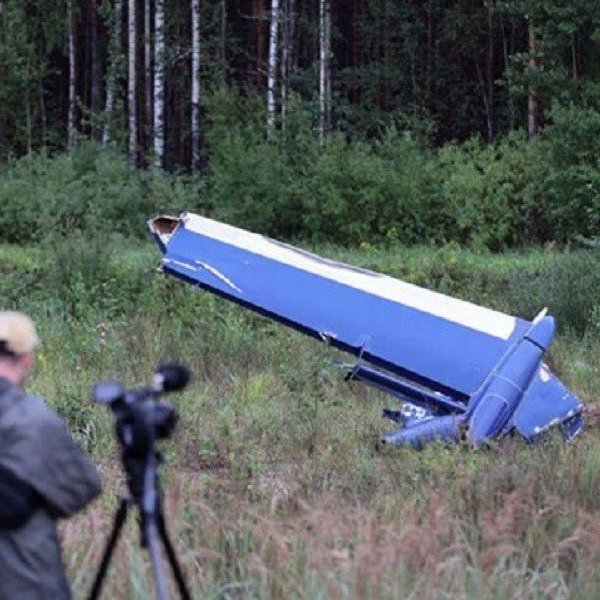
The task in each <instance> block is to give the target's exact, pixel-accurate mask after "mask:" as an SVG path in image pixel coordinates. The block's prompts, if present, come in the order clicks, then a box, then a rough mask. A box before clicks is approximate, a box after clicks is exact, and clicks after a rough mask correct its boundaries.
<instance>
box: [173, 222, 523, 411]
mask: <svg viewBox="0 0 600 600" xmlns="http://www.w3.org/2000/svg"><path fill="white" fill-rule="evenodd" d="M221 225H222V224H220V223H216V222H215V221H211V220H209V219H204V218H203V217H197V216H195V215H193V216H192V215H189V214H188V215H187V216H186V217H185V218H184V219H183V222H182V224H181V225H180V226H179V227H177V229H176V230H175V231H174V232H173V234H172V235H171V236H170V238H169V241H168V244H166V253H165V256H164V259H163V266H164V268H165V270H167V271H169V272H171V273H173V274H175V275H177V276H179V277H181V278H183V279H186V280H188V281H192V282H194V283H197V284H199V285H201V286H203V287H205V288H207V289H210V290H211V291H214V292H216V293H218V294H220V295H221V296H225V297H227V298H229V299H231V300H234V301H236V302H239V303H241V304H244V305H245V306H248V307H250V308H253V309H254V310H257V311H259V312H262V313H264V314H267V315H269V316H271V317H273V318H276V319H278V320H280V321H283V322H285V323H286V324H288V325H291V326H293V327H295V328H297V329H300V330H302V331H304V332H305V333H309V334H311V335H314V336H315V337H320V338H321V339H323V340H324V341H328V342H330V343H331V344H332V345H335V346H337V347H339V348H342V349H344V350H346V351H350V352H352V353H354V354H356V355H360V356H362V357H363V358H364V359H366V360H368V361H370V362H373V363H374V364H377V365H379V366H383V367H384V368H386V369H389V370H391V371H393V372H395V373H397V374H399V375H401V376H403V377H408V378H410V379H412V380H413V381H416V382H418V383H421V384H422V385H427V386H429V387H431V388H432V389H434V390H439V391H442V392H444V393H447V394H451V395H454V396H455V397H460V398H461V399H465V398H466V397H468V396H470V395H472V394H473V393H474V392H476V391H477V390H478V389H479V388H480V386H481V385H482V384H483V383H484V381H485V380H486V378H487V377H488V376H489V374H490V373H491V372H492V371H493V369H494V368H495V366H496V365H497V364H498V363H499V361H500V360H501V358H502V357H503V356H504V355H505V354H506V353H507V351H509V350H510V349H512V347H513V346H514V344H515V343H516V342H518V341H520V340H521V338H522V336H523V335H524V333H525V332H526V331H527V329H528V328H529V326H530V324H529V323H528V322H527V321H523V320H520V319H515V318H514V317H509V316H507V315H503V314H502V313H497V312H495V311H491V310H488V309H482V308H481V307H477V306H476V305H474V304H471V303H468V302H463V301H459V300H454V299H452V298H448V297H447V296H444V295H442V294H436V293H433V292H428V291H427V290H422V289H421V288H418V287H417V286H412V285H410V284H404V283H403V282H400V281H398V280H395V279H393V278H391V277H386V276H381V275H378V274H375V273H371V272H367V271H364V270H360V269H355V268H353V267H348V266H345V265H340V264H339V263H335V262H333V261H328V260H327V259H321V258H320V257H315V256H314V255H310V254H309V253H305V252H303V251H301V250H296V249H293V248H291V247H289V246H286V245H280V244H279V243H277V242H273V241H271V240H269V239H268V238H264V237H263V236H259V235H256V234H251V233H247V232H244V231H242V230H239V229H236V228H233V227H230V226H227V225H223V226H222V227H221ZM232 230H233V232H232V235H231V236H230V237H227V236H228V234H229V232H231V231H232ZM201 231H203V232H201ZM415 290H416V291H415ZM423 292H426V293H425V294H423ZM407 299H408V302H406V301H405V300H407ZM420 300H423V302H424V308H425V309H426V310H422V309H420V308H418V307H415V306H413V305H414V304H417V303H418V301H420ZM438 302H439V305H438V304H437V303H438ZM459 309H462V310H464V314H461V313H460V310H459ZM476 309H477V310H476ZM440 314H444V315H446V317H441V316H440ZM448 315H450V316H451V317H452V318H447V316H448ZM470 317H474V324H475V325H476V326H475V327H472V326H469V325H468V324H467V322H468V320H469V318H470ZM486 318H488V319H489V323H488V324H486V322H485V321H486ZM506 336H508V337H506Z"/></svg>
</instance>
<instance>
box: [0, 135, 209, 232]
mask: <svg viewBox="0 0 600 600" xmlns="http://www.w3.org/2000/svg"><path fill="white" fill-rule="evenodd" d="M198 203H199V198H198V196H197V194H196V189H195V188H194V187H193V186H191V185H184V183H183V181H182V180H181V179H178V178H175V177H171V176H168V175H160V174H156V173H152V172H148V173H143V172H142V173H139V174H136V175H132V174H131V173H130V171H129V170H128V168H127V165H126V163H125V161H124V159H123V157H122V156H120V155H118V154H116V153H114V152H113V151H109V150H101V149H100V148H99V147H98V146H96V145H94V144H84V145H83V146H81V147H80V148H78V149H77V150H76V151H75V152H73V154H71V155H67V154H62V155H56V156H53V157H50V156H47V155H45V154H38V155H34V156H31V157H25V158H22V159H20V160H17V161H13V162H12V163H10V164H9V165H8V166H6V167H5V168H4V170H3V172H2V177H1V178H0V206H1V207H2V210H0V229H1V230H2V241H3V242H12V243H23V242H29V241H32V240H40V239H42V238H44V237H45V236H47V235H48V234H51V233H52V232H58V233H61V234H62V233H65V232H68V231H71V230H75V229H84V228H86V227H87V226H88V224H89V223H91V220H90V215H92V216H93V219H92V220H93V227H94V230H96V231H97V230H102V231H110V232H118V233H123V234H127V235H133V236H136V237H141V236H143V235H145V222H146V220H147V219H148V218H149V217H150V216H152V215H153V214H155V213H156V212H159V211H169V210H170V211H178V210H184V209H186V210H189V209H193V208H194V207H195V206H196V205H198Z"/></svg>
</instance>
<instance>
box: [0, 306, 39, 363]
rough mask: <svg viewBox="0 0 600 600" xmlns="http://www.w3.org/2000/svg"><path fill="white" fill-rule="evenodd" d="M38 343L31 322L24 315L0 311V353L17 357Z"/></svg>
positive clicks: (29, 350)
mask: <svg viewBox="0 0 600 600" xmlns="http://www.w3.org/2000/svg"><path fill="white" fill-rule="evenodd" d="M39 343H40V338H39V337H38V335H37V333H36V331H35V326H34V324H33V321H32V320H31V319H30V318H29V317H28V316H27V315H25V314H23V313H19V312H13V311H0V352H5V353H7V354H14V355H16V356H19V355H20V354H25V353H27V352H31V351H32V350H33V349H34V348H35V347H36V346H37V345H38V344H39Z"/></svg>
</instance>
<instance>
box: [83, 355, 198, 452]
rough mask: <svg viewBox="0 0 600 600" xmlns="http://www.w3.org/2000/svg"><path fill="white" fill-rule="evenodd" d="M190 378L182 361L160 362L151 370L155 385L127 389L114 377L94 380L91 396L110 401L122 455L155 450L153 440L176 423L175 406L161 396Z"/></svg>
mask: <svg viewBox="0 0 600 600" xmlns="http://www.w3.org/2000/svg"><path fill="white" fill-rule="evenodd" d="M189 379H190V372H189V370H188V369H187V368H186V367H184V366H181V365H163V366H161V367H159V368H158V369H157V370H156V371H155V373H154V385H153V386H151V387H140V388H132V389H128V388H126V387H125V386H124V385H123V384H121V383H119V382H116V381H108V382H101V383H96V384H95V385H94V388H93V390H92V400H93V402H96V403H97V404H105V405H109V406H110V408H111V410H112V412H113V414H114V415H115V429H116V433H117V437H118V439H119V442H120V444H121V446H122V448H123V458H124V459H125V460H128V459H142V458H144V457H146V456H147V455H148V453H150V452H153V451H154V442H155V440H161V439H166V438H168V437H170V436H171V434H172V433H173V431H174V429H175V425H176V423H177V412H176V411H175V407H174V406H173V405H172V404H171V403H170V402H167V401H164V400H161V396H162V395H163V394H164V393H165V392H175V391H180V390H182V389H184V388H185V387H186V385H187V384H188V382H189Z"/></svg>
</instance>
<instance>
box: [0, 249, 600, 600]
mask: <svg viewBox="0 0 600 600" xmlns="http://www.w3.org/2000/svg"><path fill="white" fill-rule="evenodd" d="M102 241H103V240H100V241H94V240H90V241H89V243H87V244H81V243H79V242H78V241H77V239H71V240H66V241H65V240H61V239H51V240H48V241H46V242H45V244H44V245H41V246H37V247H35V248H27V249H24V248H18V249H16V248H14V247H10V246H0V273H2V278H1V279H0V294H1V295H2V297H3V304H4V305H5V306H9V307H15V308H21V309H24V310H28V311H29V312H31V313H33V315H34V316H35V317H36V320H37V321H38V323H39V326H40V329H41V335H42V338H43V346H42V348H41V351H40V354H39V359H38V362H37V365H36V369H35V372H34V374H33V376H32V379H31V381H30V384H29V387H30V389H31V390H32V391H33V392H35V393H40V394H42V395H44V396H46V397H47V398H49V400H50V401H51V402H52V404H53V405H54V406H55V407H56V408H57V410H59V411H60V412H61V413H62V414H63V415H64V416H65V417H66V418H67V420H68V422H69V425H70V427H71V428H72V430H73V431H74V433H75V435H76V436H77V438H78V439H79V441H80V442H81V443H82V444H83V445H84V446H85V447H86V448H87V449H88V450H89V451H90V452H92V454H93V456H94V458H95V459H96V460H97V462H98V463H99V465H100V468H101V470H102V473H103V478H104V482H105V493H104V494H103V496H102V498H101V499H100V500H99V501H97V502H96V503H95V504H94V505H93V506H92V507H90V508H89V510H87V511H86V512H85V513H84V514H82V515H79V516H78V517H76V518H75V519H72V520H70V521H67V522H65V523H63V524H62V528H61V531H62V536H63V542H64V547H65V557H66V562H67V567H68V571H69V574H70V576H71V579H72V581H73V585H74V590H75V594H76V596H77V597H84V596H85V594H86V592H87V591H88V590H89V587H90V585H91V581H92V578H93V574H94V570H95V568H96V566H97V564H98V562H99V559H100V553H101V547H102V544H103V542H104V538H105V536H106V535H107V533H108V531H109V528H110V525H111V516H112V512H113V511H114V509H115V508H116V498H117V496H118V494H119V493H121V492H122V491H123V476H122V473H121V470H120V465H119V460H118V449H117V447H116V444H115V443H114V441H113V433H112V427H113V419H112V416H111V414H110V412H109V411H107V410H106V409H104V408H101V407H97V406H94V405H93V404H92V403H91V402H90V401H89V394H90V388H91V384H92V383H93V382H94V381H96V380H98V379H120V380H123V381H124V382H125V383H126V384H127V385H134V384H138V383H143V382H145V381H147V380H148V378H149V376H150V374H151V372H152V370H153V369H154V367H155V366H156V364H157V363H158V362H160V361H161V360H166V359H176V360H182V361H184V362H186V363H187V364H189V365H190V366H191V368H192V370H193V371H194V373H195V375H196V377H195V380H194V382H193V384H192V385H191V387H190V388H189V389H188V390H186V391H185V392H183V393H181V394H178V395H176V396H173V398H172V400H173V401H174V402H175V403H176V405H177V408H178V411H179V414H180V424H179V428H178V432H177V434H176V435H175V437H174V438H173V439H172V440H169V441H168V442H166V443H165V444H164V456H165V465H164V469H163V474H164V475H163V477H164V488H165V495H166V503H165V506H166V513H167V519H168V523H169V526H170V529H171V532H172V535H173V538H174V540H175V543H176V546H177V549H178V552H179V553H180V556H181V559H182V562H183V566H184V569H185V571H186V574H187V577H188V580H189V582H190V583H191V586H192V588H193V590H194V595H195V597H198V598H289V597H292V598H399V597H409V598H438V597H439V598H514V597H519V598H542V597H543V598H545V597H552V598H567V597H569V598H573V597H580V598H589V597H593V596H594V594H595V591H596V589H597V587H598V584H600V570H599V568H598V566H597V565H598V559H599V558H600V513H599V511H598V509H597V506H596V505H597V502H598V497H599V493H600V450H599V448H598V447H597V444H596V442H595V439H596V436H597V428H596V427H595V426H594V425H593V424H592V425H591V426H589V427H588V428H587V429H586V431H585V433H584V435H583V437H582V438H581V439H580V440H579V441H577V442H576V443H575V444H572V445H568V444H565V443H564V442H563V441H562V440H560V439H557V438H556V437H554V436H553V435H549V437H547V438H545V439H544V440H542V441H541V442H540V443H538V444H536V445H533V446H528V445H526V444H525V443H524V442H522V441H521V440H520V439H518V438H515V439H509V440H504V441H502V442H500V443H498V444H497V445H496V446H494V447H492V448H490V449H488V450H486V451H474V450H471V449H469V448H467V447H463V446H456V447H443V446H432V447H428V448H426V449H425V450H424V451H423V452H420V453H416V452H413V451H411V450H384V451H377V450H376V448H375V441H376V439H377V436H378V435H379V434H380V433H381V432H383V431H385V430H386V428H387V425H386V424H385V423H384V422H383V421H382V420H381V419H380V417H379V414H380V410H381V408H382V407H383V406H385V405H386V404H387V403H388V402H389V399H385V398H384V397H383V396H381V395H379V394H377V393H375V392H373V391H369V390H366V389H365V388H363V387H360V386H358V385H356V384H354V385H347V384H344V383H343V382H342V378H341V375H342V373H340V372H338V370H337V369H336V368H335V367H333V366H332V361H333V359H334V358H337V357H338V355H337V353H335V352H334V351H333V350H331V349H329V348H327V347H325V346H321V345H319V344H317V343H316V342H314V341H312V340H309V339H306V338H304V337H302V336H301V335H300V334H297V333H294V332H290V331H288V330H285V329H284V328H283V327H280V326H277V325H274V324H272V323H270V322H268V321H266V320H264V319H261V318H258V317H256V316H254V315H252V314H248V313H246V312H244V311H242V310H241V309H239V308H237V307H235V306H232V305H229V304H227V303H225V302H224V301H221V300H218V299H216V298H214V297H213V296H211V295H208V294H205V293H201V292H198V291H195V290H193V289H191V288H190V287H186V286H183V285H181V284H179V283H177V282H174V281H170V280H167V279H165V278H164V277H163V276H161V275H160V274H159V273H157V272H156V271H155V266H156V262H157V259H158V256H157V253H155V252H154V250H153V249H152V247H151V246H150V245H149V244H148V245H145V244H140V243H136V244H135V245H132V243H131V242H127V241H125V240H122V239H114V240H112V241H111V240H108V241H107V240H104V243H102ZM320 250H321V251H323V252H324V253H326V254H329V255H331V256H333V257H335V258H341V259H343V260H346V261H349V262H352V263H355V264H360V265H361V266H366V267H370V268H376V269H378V270H383V271H386V272H389V273H391V274H393V275H398V276H401V277H403V278H405V279H407V280H409V281H413V282H415V283H418V284H421V285H426V286H429V287H433V288H436V289H439V290H441V291H445V292H448V293H452V294H455V295H459V296H462V297H465V298H468V299H471V300H475V301H478V302H481V303H484V304H487V305H491V306H494V307H495V308H500V309H502V310H509V311H515V310H517V311H518V312H522V313H527V314H525V316H531V314H534V313H535V312H536V311H537V310H538V309H539V308H541V304H542V303H544V301H547V302H549V303H550V306H551V308H552V307H560V310H562V313H561V315H562V324H563V327H562V331H563V335H561V336H560V337H559V339H558V341H557V344H556V345H555V346H554V348H553V350H552V353H551V356H550V360H551V363H552V365H553V367H554V368H555V369H556V370H557V371H558V373H559V375H560V376H561V377H562V378H563V379H564V380H565V382H566V383H567V384H568V385H570V386H571V387H572V388H573V389H574V390H575V391H576V392H577V393H579V394H580V395H581V396H582V399H583V400H584V401H586V402H587V403H588V404H589V405H592V406H593V403H594V400H595V397H596V394H597V389H598V384H599V383H600V359H599V358H598V356H599V350H600V339H599V338H598V336H597V332H598V324H597V323H596V318H597V315H598V311H597V309H596V304H595V302H596V300H595V294H594V293H593V291H594V285H595V283H594V282H595V279H594V278H595V277H596V275H595V272H598V269H596V267H597V266H600V265H598V263H599V262H600V259H599V258H597V256H596V254H594V253H593V252H592V253H589V252H583V251H581V252H572V253H567V254H561V253H553V252H542V251H535V252H531V253H527V254H514V255H506V256H499V255H496V256H490V255H485V254H483V255H482V254H477V253H472V252H465V251H462V250H460V249H458V248H454V247H448V248H445V249H441V250H431V249H411V250H405V249H402V248H393V249H387V250H380V249H373V248H369V247H363V248H362V249H360V250H354V251H348V250H345V251H342V250H339V249H335V248H321V249H320ZM72 262H74V263H75V264H76V265H77V267H78V268H77V269H74V268H73V265H72V264H71V263H72ZM594 269H595V270H594ZM524 272H525V273H528V276H527V277H526V276H524V275H523V273H524ZM567 275H568V277H569V278H570V279H569V282H570V289H565V287H564V286H561V285H559V281H560V279H561V278H562V277H566V276H567ZM553 278H554V279H553ZM552 281H555V282H556V283H555V284H554V283H552ZM549 282H550V283H549ZM544 289H546V290H548V291H547V293H544ZM573 294H575V295H577V298H578V302H577V303H569V301H568V298H569V295H573ZM124 537H125V539H124V540H122V543H121V544H120V547H119V549H118V553H117V556H116V560H115V561H114V563H113V566H112V568H111V572H110V577H109V581H108V582H107V588H109V589H110V590H111V591H110V592H107V597H117V598H146V597H148V595H149V594H150V590H151V587H150V585H151V584H150V582H151V577H150V572H149V568H148V563H147V560H146V557H145V556H144V553H143V552H142V551H141V550H140V548H139V546H138V532H137V525H136V523H135V519H131V523H130V524H129V525H128V528H127V531H126V535H125V536H124Z"/></svg>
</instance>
